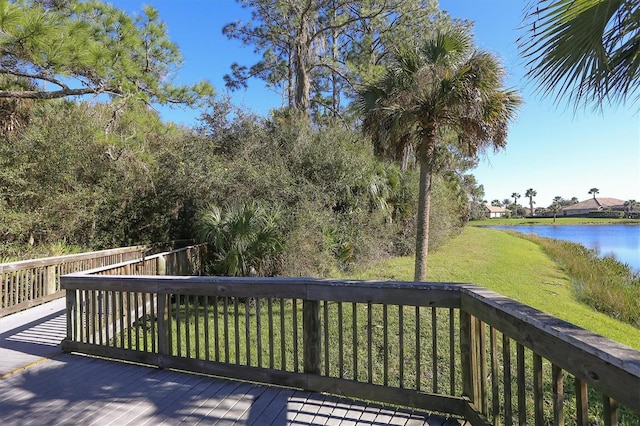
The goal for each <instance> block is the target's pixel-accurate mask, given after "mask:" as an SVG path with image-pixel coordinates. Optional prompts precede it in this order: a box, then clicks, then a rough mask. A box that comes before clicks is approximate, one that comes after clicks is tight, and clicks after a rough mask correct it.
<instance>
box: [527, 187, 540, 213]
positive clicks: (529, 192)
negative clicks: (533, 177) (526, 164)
mask: <svg viewBox="0 0 640 426" xmlns="http://www.w3.org/2000/svg"><path fill="white" fill-rule="evenodd" d="M536 195H538V193H537V192H536V191H535V190H534V189H533V188H529V189H527V192H525V193H524V196H525V197H529V214H530V215H531V216H533V215H534V214H533V197H535V196H536Z"/></svg>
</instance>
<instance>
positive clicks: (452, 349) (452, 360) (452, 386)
mask: <svg viewBox="0 0 640 426" xmlns="http://www.w3.org/2000/svg"><path fill="white" fill-rule="evenodd" d="M449 372H450V373H449V374H450V376H449V392H450V395H456V328H455V311H454V309H453V308H449Z"/></svg>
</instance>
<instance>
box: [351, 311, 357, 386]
mask: <svg viewBox="0 0 640 426" xmlns="http://www.w3.org/2000/svg"><path fill="white" fill-rule="evenodd" d="M351 318H352V319H353V322H352V324H353V336H352V337H353V380H358V305H357V303H352V304H351Z"/></svg>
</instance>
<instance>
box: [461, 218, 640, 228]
mask: <svg viewBox="0 0 640 426" xmlns="http://www.w3.org/2000/svg"><path fill="white" fill-rule="evenodd" d="M628 223H635V224H640V219H611V218H596V217H558V218H556V220H555V222H554V220H553V218H552V217H520V218H509V219H507V218H495V219H484V220H474V221H471V222H469V225H470V226H518V225H607V224H611V225H623V224H628Z"/></svg>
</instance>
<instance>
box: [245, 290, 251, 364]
mask: <svg viewBox="0 0 640 426" xmlns="http://www.w3.org/2000/svg"><path fill="white" fill-rule="evenodd" d="M250 310H251V299H250V298H248V297H247V298H245V299H244V336H245V348H246V358H247V362H246V364H245V365H251V322H250V318H251V312H250Z"/></svg>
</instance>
